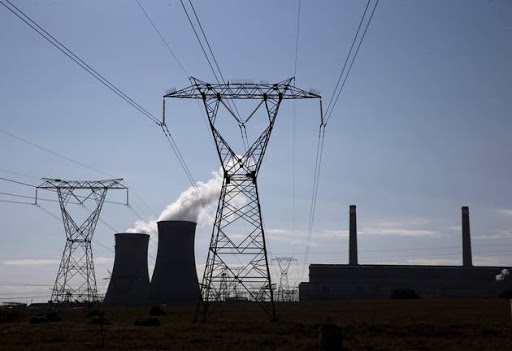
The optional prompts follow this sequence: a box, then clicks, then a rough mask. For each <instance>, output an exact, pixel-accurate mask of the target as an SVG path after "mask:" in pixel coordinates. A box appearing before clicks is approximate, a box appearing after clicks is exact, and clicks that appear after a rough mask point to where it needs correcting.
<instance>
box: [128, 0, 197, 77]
mask: <svg viewBox="0 0 512 351" xmlns="http://www.w3.org/2000/svg"><path fill="white" fill-rule="evenodd" d="M135 1H136V2H137V4H138V5H139V8H140V9H141V11H142V12H143V13H144V16H145V17H146V19H147V20H148V21H149V23H150V24H151V26H152V27H153V29H154V30H155V32H156V33H157V34H158V36H159V37H160V39H161V40H162V42H163V43H164V45H165V47H166V48H167V50H168V51H169V53H170V54H171V56H172V57H173V58H174V60H175V61H176V63H177V64H178V66H180V68H181V70H182V71H183V73H185V75H186V76H187V78H188V77H190V74H189V73H188V72H187V70H186V69H185V67H183V65H182V64H181V62H180V60H178V57H177V56H176V54H175V53H174V51H173V50H172V49H171V46H170V45H169V43H168V42H167V40H165V39H164V37H163V36H162V33H160V31H159V30H158V28H157V27H156V25H155V23H154V22H153V20H152V19H151V17H150V16H149V14H148V13H147V11H146V10H145V9H144V7H143V6H142V4H141V3H140V1H139V0H135Z"/></svg>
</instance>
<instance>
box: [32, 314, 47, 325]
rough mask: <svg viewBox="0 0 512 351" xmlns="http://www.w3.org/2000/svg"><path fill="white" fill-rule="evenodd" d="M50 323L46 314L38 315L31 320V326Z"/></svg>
mask: <svg viewBox="0 0 512 351" xmlns="http://www.w3.org/2000/svg"><path fill="white" fill-rule="evenodd" d="M45 323H48V319H47V318H46V316H45V315H44V314H38V315H37V316H35V317H32V318H30V324H45Z"/></svg>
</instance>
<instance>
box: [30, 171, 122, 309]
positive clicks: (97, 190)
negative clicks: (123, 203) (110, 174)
mask: <svg viewBox="0 0 512 351" xmlns="http://www.w3.org/2000/svg"><path fill="white" fill-rule="evenodd" d="M122 180H123V179H109V180H95V181H75V180H62V179H49V178H43V183H42V184H41V185H39V186H38V187H37V189H36V203H37V190H49V191H55V192H57V197H58V199H59V205H60V210H61V213H62V221H63V222H64V230H65V232H66V245H65V247H64V252H63V253H62V259H61V261H60V266H59V270H58V272H57V278H56V279H55V285H54V287H53V291H52V297H51V301H52V302H54V303H57V304H62V303H95V302H98V289H97V286H96V275H95V273H94V261H93V255H92V246H91V241H92V238H93V235H94V230H95V229H96V224H97V223H98V220H99V218H100V213H101V209H102V208H103V203H104V202H105V197H106V196H107V191H108V190H112V189H124V190H126V191H127V194H128V188H127V187H126V186H124V185H122V184H121V182H122ZM86 202H90V203H93V204H94V205H95V207H94V209H93V210H92V213H91V214H90V215H89V216H88V217H87V218H86V219H85V220H84V221H83V222H82V224H79V223H77V219H76V218H73V216H72V215H71V208H70V205H71V204H74V205H80V206H85V203H86ZM127 202H128V195H127Z"/></svg>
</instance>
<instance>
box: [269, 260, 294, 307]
mask: <svg viewBox="0 0 512 351" xmlns="http://www.w3.org/2000/svg"><path fill="white" fill-rule="evenodd" d="M272 261H276V262H277V265H278V266H279V273H280V276H279V287H278V288H277V301H282V302H291V301H295V295H296V293H297V289H294V288H291V287H290V284H289V282H288V271H289V269H290V265H291V263H292V262H294V261H297V259H296V258H294V257H274V258H273V259H272Z"/></svg>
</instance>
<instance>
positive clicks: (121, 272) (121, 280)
mask: <svg viewBox="0 0 512 351" xmlns="http://www.w3.org/2000/svg"><path fill="white" fill-rule="evenodd" d="M115 241H116V246H115V247H116V252H115V260H114V268H113V269H112V276H111V277H110V283H109V285H108V289H107V293H106V295H105V299H104V300H103V303H104V304H107V305H123V306H134V305H144V304H146V303H147V294H148V289H149V273H148V243H149V235H147V234H134V233H120V234H116V235H115Z"/></svg>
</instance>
